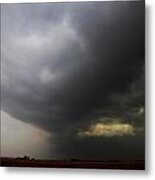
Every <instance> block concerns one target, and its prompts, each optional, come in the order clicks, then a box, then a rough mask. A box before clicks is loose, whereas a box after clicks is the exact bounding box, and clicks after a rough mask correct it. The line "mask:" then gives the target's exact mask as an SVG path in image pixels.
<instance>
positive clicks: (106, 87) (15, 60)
mask: <svg viewBox="0 0 155 180" xmlns="http://www.w3.org/2000/svg"><path fill="white" fill-rule="evenodd" d="M1 23H2V40H1V45H2V83H1V88H2V109H3V110H4V111H6V112H8V113H9V114H11V115H12V116H14V117H16V118H17V119H20V120H22V121H25V122H28V123H31V124H33V125H36V126H39V127H41V128H43V129H45V130H48V131H50V132H54V133H55V134H57V136H58V137H62V136H65V138H64V140H62V141H65V142H64V143H62V142H61V144H62V145H61V147H59V151H61V152H64V151H63V149H64V148H66V149H65V153H66V151H68V153H69V152H71V151H70V150H69V148H70V147H71V146H72V145H73V146H74V147H76V146H80V144H81V145H82V144H85V145H84V146H83V147H84V148H82V147H81V150H79V151H82V152H83V155H85V154H86V153H87V151H86V149H87V148H88V149H89V146H93V148H94V147H95V145H96V146H97V147H98V146H100V148H101V150H100V151H101V152H102V150H103V148H105V146H104V147H103V145H101V142H100V141H101V140H99V141H97V140H95V142H96V143H95V144H94V145H93V143H94V140H88V139H85V140H83V139H82V140H78V141H77V139H76V138H75V137H74V136H76V135H75V134H76V133H77V129H78V128H80V127H81V126H82V125H83V124H85V123H86V124H87V123H88V124H89V121H92V117H93V116H94V114H95V113H96V111H100V112H101V113H100V114H101V115H102V114H103V112H104V111H103V110H102V111H101V110H100V109H106V110H107V112H110V111H111V110H110V108H112V106H113V104H115V103H114V102H111V101H114V100H113V97H114V96H115V97H119V96H120V97H122V96H123V94H124V93H125V92H127V90H128V88H130V87H131V84H132V83H133V82H135V79H136V78H137V76H140V75H139V74H140V73H141V69H142V68H143V65H144V2H142V1H139V2H97V3H95V2H92V3H66V4H65V3H47V4H23V5H21V4H19V5H17V4H16V5H2V22H1ZM142 81H143V80H142ZM135 91H137V89H135ZM137 92H139V91H137ZM143 93H144V92H143V91H142V94H143ZM129 94H130V93H129ZM139 97H140V99H141V96H139ZM111 99H112V100H111ZM116 99H117V98H116ZM133 99H134V98H133ZM122 101H123V100H122ZM133 101H134V102H133V104H135V102H136V100H135V99H134V100H133ZM140 101H141V100H140ZM117 102H118V100H117ZM124 104H125V103H124ZM117 105H118V103H117ZM134 106H135V107H136V108H138V107H139V106H140V105H139V104H138V105H134ZM119 107H120V105H118V108H117V111H119ZM130 107H132V103H129V105H128V109H130ZM94 112H95V113H94ZM89 116H92V117H91V118H89ZM95 117H96V115H95ZM68 134H69V135H68ZM79 141H80V142H79ZM91 141H93V143H92V142H91ZM123 141H124V140H123ZM135 141H138V138H137V139H136V140H135ZM135 141H134V142H135ZM134 142H133V144H136V143H134ZM75 144H76V145H75ZM110 146H111V145H110ZM110 146H109V147H108V146H107V148H111V147H110ZM93 148H92V150H93ZM67 149H68V150H67ZM75 149H76V148H74V150H73V151H75ZM77 149H79V148H77ZM120 149H121V146H120ZM137 152H138V151H137ZM66 154H67V153H66ZM66 154H65V155H64V157H66ZM71 154H72V153H71ZM73 154H74V153H73ZM75 154H76V155H77V154H78V153H77V152H76V153H75ZM79 154H81V153H80V152H79ZM90 154H91V152H90ZM99 154H100V153H99ZM77 156H78V155H77Z"/></svg>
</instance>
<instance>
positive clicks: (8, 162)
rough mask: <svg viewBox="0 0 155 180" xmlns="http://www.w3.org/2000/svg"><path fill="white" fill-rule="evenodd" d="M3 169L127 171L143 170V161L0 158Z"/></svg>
mask: <svg viewBox="0 0 155 180" xmlns="http://www.w3.org/2000/svg"><path fill="white" fill-rule="evenodd" d="M0 159H1V163H0V164H1V166H5V167H46V168H83V169H128V170H145V163H144V161H143V160H135V161H85V160H82V161H81V160H76V159H71V160H36V159H29V158H4V157H2V158H0Z"/></svg>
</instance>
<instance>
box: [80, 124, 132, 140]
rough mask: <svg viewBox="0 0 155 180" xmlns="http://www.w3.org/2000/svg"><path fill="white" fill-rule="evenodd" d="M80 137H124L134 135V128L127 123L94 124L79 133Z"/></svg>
mask: <svg viewBox="0 0 155 180" xmlns="http://www.w3.org/2000/svg"><path fill="white" fill-rule="evenodd" d="M79 135H80V136H106V137H112V136H125V135H135V128H134V127H133V126H132V125H131V124H128V123H106V124H105V123H96V124H94V125H92V126H90V127H89V128H88V130H86V131H83V132H79Z"/></svg>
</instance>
